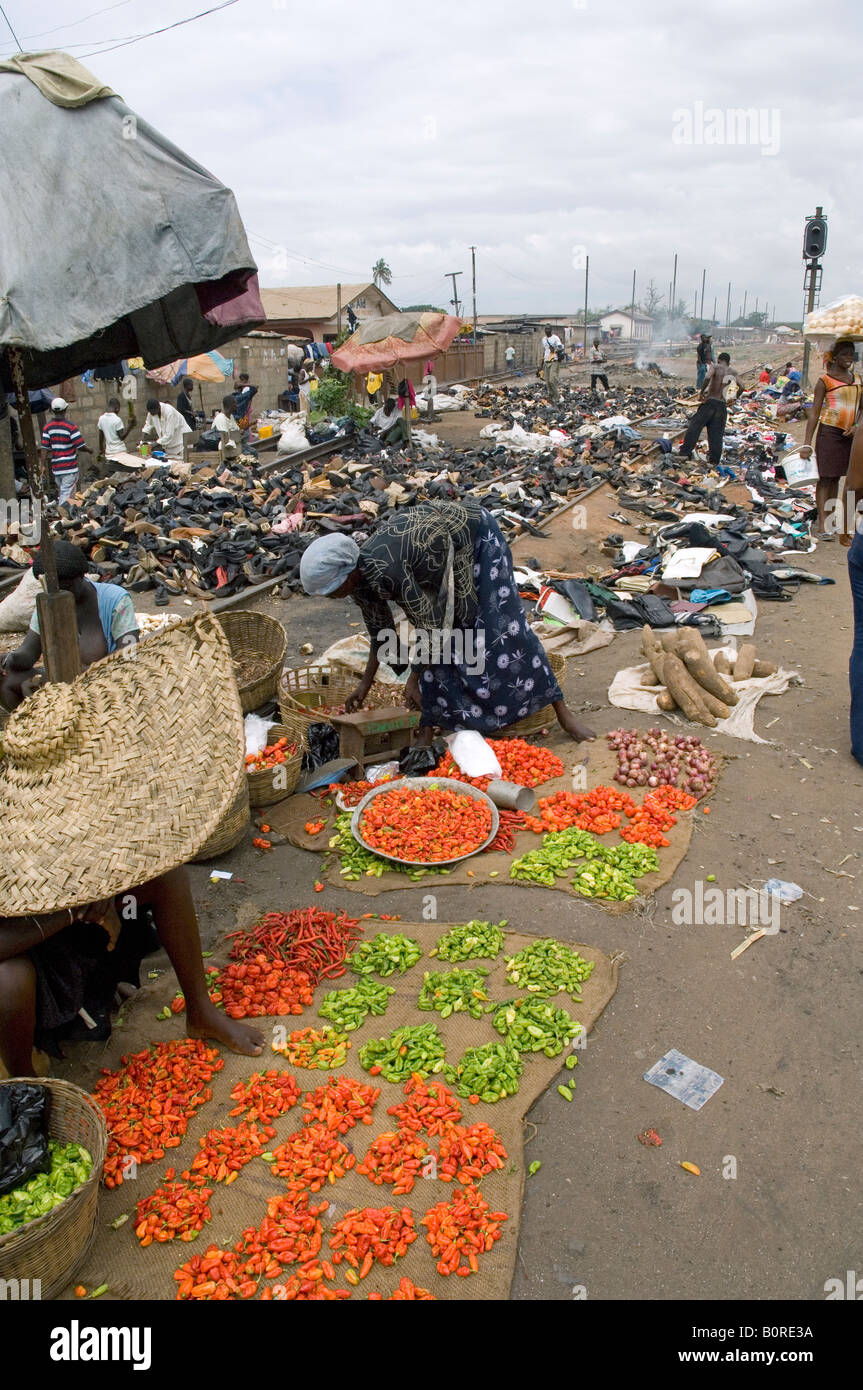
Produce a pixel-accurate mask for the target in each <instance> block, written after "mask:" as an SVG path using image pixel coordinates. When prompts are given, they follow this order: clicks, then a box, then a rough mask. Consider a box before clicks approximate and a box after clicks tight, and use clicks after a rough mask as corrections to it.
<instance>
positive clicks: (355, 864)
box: [329, 811, 450, 882]
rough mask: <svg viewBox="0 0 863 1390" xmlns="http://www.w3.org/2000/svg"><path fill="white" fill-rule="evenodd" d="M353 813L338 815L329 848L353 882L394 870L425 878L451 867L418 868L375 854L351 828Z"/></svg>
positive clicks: (342, 872) (413, 877) (445, 871)
mask: <svg viewBox="0 0 863 1390" xmlns="http://www.w3.org/2000/svg"><path fill="white" fill-rule="evenodd" d="M351 819H352V813H351V812H350V811H344V812H343V813H342V815H340V816H336V819H335V822H334V825H333V829H334V831H335V833H334V834H333V835H332V836H331V838H330V842H329V847H330V849H332V850H335V851H336V853H337V854H338V855H339V857H340V858H341V861H342V867H341V869H340V870H339V873H340V874H341V876H342V878H346V879H348V880H349V881H351V882H353V881H354V880H355V879H358V878H362V877H363V876H365V877H366V878H380V877H381V875H382V874H384V873H386V872H387V871H389V872H391V873H399V874H407V876H408V878H412V879H419V878H424V877H425V876H426V874H448V873H449V872H450V870H449V869H438V868H430V869H418V868H412V867H411V866H410V865H409V864H397V863H396V862H395V861H394V860H391V859H381V857H380V855H377V854H373V853H372V851H371V850H370V849H366V848H365V846H364V845H361V844H359V843H358V841H356V840H355V839H354V836H353V832H352V831H351Z"/></svg>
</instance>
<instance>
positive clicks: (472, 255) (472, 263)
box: [470, 246, 477, 347]
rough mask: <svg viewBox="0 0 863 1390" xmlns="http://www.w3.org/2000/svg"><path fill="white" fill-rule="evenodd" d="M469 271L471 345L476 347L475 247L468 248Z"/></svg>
mask: <svg viewBox="0 0 863 1390" xmlns="http://www.w3.org/2000/svg"><path fill="white" fill-rule="evenodd" d="M470 269H471V276H472V278H473V345H474V347H476V343H477V338H476V247H475V246H472V247H471V248H470Z"/></svg>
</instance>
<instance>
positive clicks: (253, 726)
mask: <svg viewBox="0 0 863 1390" xmlns="http://www.w3.org/2000/svg"><path fill="white" fill-rule="evenodd" d="M274 723H275V720H273V719H262V718H261V716H260V715H259V714H247V715H246V718H245V720H244V721H243V727H244V729H245V734H246V757H249V756H250V755H251V754H254V753H262V752H263V751H264V749H265V748H266V746H267V734H268V733H269V731H270V729H271V728H272V727H273V724H274Z"/></svg>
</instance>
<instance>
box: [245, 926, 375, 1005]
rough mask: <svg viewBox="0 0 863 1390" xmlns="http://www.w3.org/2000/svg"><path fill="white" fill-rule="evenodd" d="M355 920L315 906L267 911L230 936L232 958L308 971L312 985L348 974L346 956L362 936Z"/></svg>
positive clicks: (360, 928)
mask: <svg viewBox="0 0 863 1390" xmlns="http://www.w3.org/2000/svg"><path fill="white" fill-rule="evenodd" d="M362 931H363V929H362V927H361V926H360V924H359V921H358V919H357V918H355V917H348V915H347V913H345V912H322V911H321V910H320V909H319V908H316V907H303V908H299V907H297V908H292V909H291V911H290V912H268V913H267V914H266V916H264V917H262V918H261V920H260V921H259V922H258V923H256V925H255V926H254V927H252V928H250V929H249V930H243V931H236V932H232V933H230V936H231V937H232V938H233V945H232V947H231V959H232V960H236V961H248V960H249V959H250V958H252V959H254V958H256V957H258V956H260V955H263V956H265V957H266V959H267V960H268V961H280V962H281V963H282V964H284V965H286V966H289V967H291V968H292V969H294V970H302V971H305V973H306V975H308V977H309V980H310V981H311V983H312V985H313V986H314V985H316V984H318V983H319V982H320V981H321V980H327V979H335V978H336V977H337V976H339V975H344V973H345V957H346V956H349V955H350V953H351V951H352V950H353V948H354V945H355V943H356V942H357V941H358V940H359V939H360V937H361V936H362Z"/></svg>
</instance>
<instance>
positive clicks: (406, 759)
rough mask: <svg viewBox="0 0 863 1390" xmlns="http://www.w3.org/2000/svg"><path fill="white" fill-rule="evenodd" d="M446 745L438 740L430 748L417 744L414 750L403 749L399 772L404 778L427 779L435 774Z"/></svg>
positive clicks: (429, 745) (400, 756) (400, 754)
mask: <svg viewBox="0 0 863 1390" xmlns="http://www.w3.org/2000/svg"><path fill="white" fill-rule="evenodd" d="M445 752H446V744H445V743H444V742H443V741H442V740H441V739H438V740H437V742H436V743H430V744H428V746H423V745H422V744H419V743H418V744H416V745H415V747H413V748H403V749H402V750H401V752H400V753H399V772H400V773H401V774H402V776H403V777H425V775H426V773H427V772H434V770H435V768H436V767H437V765H438V763H439V762H440V760H441V758H442V757H443V755H444V753H445Z"/></svg>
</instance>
